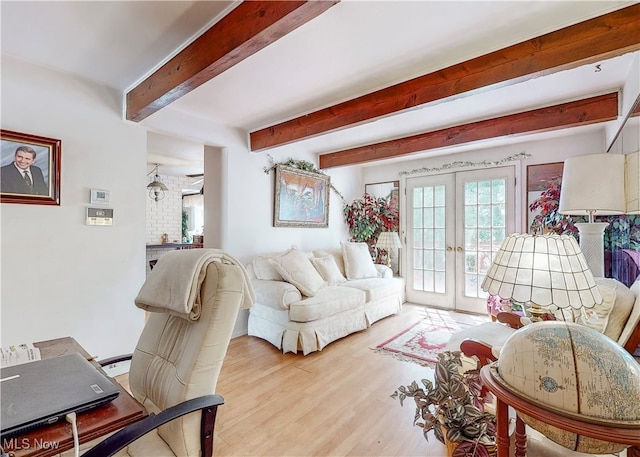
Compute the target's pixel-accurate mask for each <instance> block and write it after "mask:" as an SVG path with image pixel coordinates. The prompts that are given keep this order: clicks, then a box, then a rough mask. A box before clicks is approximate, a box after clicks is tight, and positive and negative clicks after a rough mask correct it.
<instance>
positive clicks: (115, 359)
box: [97, 354, 133, 367]
mask: <svg viewBox="0 0 640 457" xmlns="http://www.w3.org/2000/svg"><path fill="white" fill-rule="evenodd" d="M132 356H133V354H122V355H115V356H113V357H107V358H106V359H102V360H98V361H97V362H98V363H99V364H100V366H101V367H106V366H107V365H113V364H114V363H120V362H126V361H127V360H131V357H132Z"/></svg>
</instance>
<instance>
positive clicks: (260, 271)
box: [253, 249, 291, 281]
mask: <svg viewBox="0 0 640 457" xmlns="http://www.w3.org/2000/svg"><path fill="white" fill-rule="evenodd" d="M290 250H291V249H288V250H287V251H285V252H283V253H277V254H275V253H274V254H267V255H263V256H260V257H256V259H255V260H254V261H253V271H254V272H255V274H256V278H258V279H263V280H265V281H284V278H283V277H282V275H281V274H280V273H278V270H276V269H275V267H274V266H273V264H272V263H271V259H272V258H274V257H277V256H279V255H284V254H286V253H287V252H289V251H290Z"/></svg>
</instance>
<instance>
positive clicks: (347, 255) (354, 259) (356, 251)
mask: <svg viewBox="0 0 640 457" xmlns="http://www.w3.org/2000/svg"><path fill="white" fill-rule="evenodd" d="M340 244H341V246H342V257H343V259H344V270H345V273H346V276H347V279H349V280H351V279H364V278H376V277H377V276H378V270H376V267H375V266H374V264H373V259H372V258H371V254H370V253H369V246H367V243H352V242H348V243H345V242H342V243H340Z"/></svg>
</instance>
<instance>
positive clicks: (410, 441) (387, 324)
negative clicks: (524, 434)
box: [116, 303, 585, 457]
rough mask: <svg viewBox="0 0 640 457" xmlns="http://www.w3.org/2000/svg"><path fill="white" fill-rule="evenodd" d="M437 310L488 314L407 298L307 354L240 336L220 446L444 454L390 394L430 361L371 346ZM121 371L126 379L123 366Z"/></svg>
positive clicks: (322, 456) (323, 456)
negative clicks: (391, 312)
mask: <svg viewBox="0 0 640 457" xmlns="http://www.w3.org/2000/svg"><path fill="white" fill-rule="evenodd" d="M434 314H436V315H439V316H438V317H440V318H442V317H444V318H450V319H453V320H456V321H458V322H466V323H475V324H479V323H481V322H484V321H486V320H488V317H486V316H473V315H468V314H459V313H454V312H448V311H442V310H435V309H433V308H425V307H423V306H417V305H412V304H408V303H405V305H404V308H403V310H402V312H401V313H400V314H398V315H396V316H390V317H388V318H385V319H383V320H381V321H379V322H376V323H375V324H374V325H373V326H372V327H370V328H369V329H367V330H364V331H362V332H358V333H354V334H352V335H349V336H347V337H345V338H343V339H341V340H339V341H336V342H333V343H331V344H329V345H328V346H327V347H326V348H324V349H323V350H322V351H321V352H315V353H312V354H309V355H308V356H303V355H302V354H297V355H294V354H290V353H289V354H282V353H281V352H280V351H279V350H277V349H276V348H275V347H274V346H272V345H271V344H270V343H268V342H266V341H263V340H261V339H259V338H256V337H250V336H246V335H245V336H241V337H238V338H234V339H233V340H231V343H230V345H229V349H228V352H227V357H226V359H225V361H224V364H223V367H222V372H221V374H220V377H219V380H218V385H217V388H216V393H219V394H220V395H222V396H223V397H224V399H225V404H224V405H223V406H221V407H220V408H219V410H218V418H217V420H216V429H215V439H214V455H215V456H216V457H243V456H245V457H249V456H251V457H254V456H255V457H258V456H259V457H272V456H273V457H329V456H331V457H342V456H345V457H346V456H352V457H369V456H395V457H410V456H411V457H412V456H416V457H418V456H419V457H425V456H426V457H444V456H446V449H445V447H444V445H443V444H441V443H440V442H439V441H438V440H437V439H436V438H435V437H434V436H433V434H432V433H430V434H429V441H427V440H425V439H424V436H423V434H422V432H421V430H420V428H418V427H415V426H413V417H414V412H415V406H414V404H413V401H412V400H411V399H408V401H407V402H405V405H404V406H403V407H401V406H400V403H399V402H398V401H397V400H394V399H392V398H390V395H391V394H392V393H393V391H394V390H395V389H396V388H397V387H398V386H400V385H403V384H405V385H406V384H409V383H410V382H411V381H413V380H416V381H418V382H419V381H420V379H422V378H430V379H433V378H432V370H431V369H430V368H425V367H422V366H420V365H417V364H415V363H411V362H406V361H400V360H397V359H395V358H393V357H391V356H388V355H382V354H378V353H375V352H374V351H373V350H371V348H373V347H375V346H377V345H378V344H380V343H382V342H384V341H386V340H388V339H389V338H391V337H393V336H394V335H396V334H398V333H400V332H401V331H403V330H405V329H406V328H407V327H409V326H410V325H412V324H414V323H415V322H417V321H418V320H419V319H421V318H425V317H426V318H429V317H430V316H434ZM116 379H118V381H119V382H121V383H125V384H128V382H127V375H126V374H125V375H122V376H118V377H117V378H116ZM531 438H533V439H532V440H531V441H530V442H529V443H530V445H534V446H532V447H530V448H529V452H528V455H530V456H532V457H536V456H538V457H542V456H544V457H550V456H555V457H561V456H566V455H567V452H566V450H565V449H564V448H560V447H559V446H556V447H557V449H551V448H549V447H548V445H547V444H545V445H544V447H543V448H542V449H536V446H535V445H536V439H535V438H534V437H531ZM538 442H539V441H538ZM544 442H545V443H549V442H548V440H544ZM551 444H552V445H553V443H551ZM538 446H540V445H539V444H538ZM512 448H513V446H512ZM572 455H573V456H576V455H585V454H572Z"/></svg>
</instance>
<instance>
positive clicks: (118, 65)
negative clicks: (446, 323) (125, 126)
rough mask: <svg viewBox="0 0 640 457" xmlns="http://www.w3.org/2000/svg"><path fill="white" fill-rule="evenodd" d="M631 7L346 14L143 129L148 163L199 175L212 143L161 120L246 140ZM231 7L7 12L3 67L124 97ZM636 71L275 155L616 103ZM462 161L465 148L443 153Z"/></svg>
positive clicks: (437, 106) (363, 129) (422, 8)
mask: <svg viewBox="0 0 640 457" xmlns="http://www.w3.org/2000/svg"><path fill="white" fill-rule="evenodd" d="M631 3H635V2H628V1H602V2H597V1H567V2H560V1H528V2H524V1H494V2H481V1H470V2H460V1H444V2H435V1H359V0H351V1H350V0H343V1H342V2H340V3H338V4H337V5H335V6H333V7H331V8H329V10H327V11H326V12H325V13H323V14H321V15H320V16H319V17H317V18H315V19H313V20H312V21H310V22H308V23H307V24H305V25H303V26H301V27H300V28H298V29H296V30H294V31H293V32H291V33H289V34H288V35H286V36H284V37H283V38H281V39H280V40H278V41H276V42H275V43H273V44H271V45H269V46H267V47H266V48H265V49H262V50H261V51H259V52H257V53H256V54H254V55H253V56H251V57H249V58H248V59H246V60H244V61H242V62H240V63H239V64H237V65H235V66H234V67H232V68H230V69H229V70H227V71H225V72H224V73H222V74H221V75H219V76H217V77H216V78H214V79H213V80H211V81H209V82H207V83H205V84H203V85H202V86H200V87H199V88H197V89H196V90H194V91H192V92H191V93H189V94H187V95H185V96H183V97H182V98H181V99H179V100H177V101H175V102H174V103H172V104H171V105H169V106H168V107H166V108H164V109H162V110H160V111H159V112H157V113H155V114H153V115H152V116H150V117H149V118H147V119H145V120H144V121H143V122H142V125H144V126H145V127H147V128H148V129H149V130H150V132H152V133H151V134H150V136H149V151H148V162H149V163H160V164H162V165H161V167H160V172H161V173H162V174H193V173H198V172H201V171H202V151H203V148H202V143H203V142H204V141H210V140H205V139H206V138H208V136H207V135H209V132H208V131H204V130H203V131H202V135H201V136H200V137H197V138H194V137H193V135H190V137H189V138H185V135H184V133H183V132H180V131H171V130H170V129H167V128H166V127H162V128H161V127H159V126H161V125H163V126H164V125H166V122H163V119H164V118H165V117H166V116H169V115H171V116H172V118H175V116H176V115H178V116H186V117H188V118H193V117H195V118H201V119H204V120H206V122H203V124H207V123H213V124H218V125H221V126H227V127H233V128H238V129H241V130H244V131H246V132H249V131H251V130H255V129H257V128H261V127H265V126H267V125H270V124H274V123H277V122H280V121H283V120H286V119H290V118H293V117H297V116H300V115H302V114H304V113H307V112H310V111H314V110H317V109H319V108H323V107H326V106H330V105H333V104H335V103H337V102H340V101H344V100H348V99H351V98H354V97H356V96H359V95H363V94H365V93H368V92H371V91H373V90H376V89H380V88H382V87H386V86H389V85H391V84H394V83H398V82H401V81H404V80H407V79H410V78H412V77H415V76H419V75H422V74H426V73H430V72H433V71H435V70H438V69H441V68H444V67H447V66H449V65H452V64H455V63H459V62H462V61H465V60H468V59H470V58H473V57H476V56H478V55H482V54H486V53H488V52H491V51H494V50H496V49H500V48H504V47H506V46H508V45H511V44H515V43H518V42H521V41H524V40H526V39H528V38H532V37H535V36H539V35H542V34H544V33H547V32H550V31H553V30H557V29H559V28H562V27H565V26H567V25H571V24H574V23H576V22H581V21H584V20H586V19H589V18H592V17H595V16H599V15H602V14H605V13H608V12H611V11H613V10H616V9H619V8H622V7H624V6H628V5H630V4H631ZM236 5H237V2H222V1H200V2H197V1H149V2H142V1H84V2H82V1H74V2H67V1H42V2H33V1H28V2H24V1H17V2H13V1H4V0H3V1H2V2H1V3H0V15H1V28H0V29H1V48H2V53H3V54H8V55H12V56H15V57H18V58H21V59H24V60H27V61H31V62H33V63H36V64H40V65H44V66H47V67H53V68H57V69H60V70H63V71H65V72H69V73H73V74H76V75H80V76H82V77H85V78H88V79H91V80H94V81H96V82H99V83H101V84H105V85H107V86H110V87H112V88H113V89H115V90H117V91H119V92H121V93H125V92H126V91H127V90H128V89H130V88H132V87H134V86H135V85H136V84H137V83H139V82H140V81H141V80H143V79H144V78H145V77H146V76H148V75H149V74H150V73H151V72H152V71H153V70H154V69H156V68H157V67H159V65H160V64H162V63H163V62H165V61H166V60H167V59H168V58H169V57H171V56H172V55H174V54H175V53H176V52H178V51H179V50H180V49H182V48H183V47H184V46H185V45H186V44H188V43H189V42H190V41H191V40H192V39H194V38H195V37H197V36H198V35H199V34H200V33H202V32H203V31H204V30H206V28H208V27H209V26H211V25H212V24H213V23H215V22H216V21H217V20H219V19H220V17H222V16H223V15H224V14H226V13H227V12H228V11H230V10H231V9H232V8H233V7H234V6H236ZM630 65H631V59H630V55H626V56H621V57H618V58H615V59H612V60H610V61H606V62H602V63H600V66H599V67H598V68H596V65H588V66H585V67H581V68H577V69H575V70H570V71H564V72H560V73H556V74H553V75H549V76H544V77H539V78H537V79H533V80H530V81H527V82H523V83H519V84H515V85H511V86H507V87H503V88H492V90H485V91H481V92H479V93H477V94H472V95H469V96H466V97H461V98H457V99H456V100H447V101H444V102H440V103H434V104H431V105H428V106H426V107H424V108H420V109H414V110H412V111H409V112H407V113H403V114H398V115H394V116H390V117H387V118H384V119H379V120H377V121H375V122H372V123H368V124H364V125H360V126H357V127H352V128H349V129H345V130H342V131H339V132H334V133H329V134H325V135H321V136H318V137H315V138H311V139H306V140H303V141H300V142H297V143H295V144H293V145H288V146H282V147H280V148H279V149H280V150H282V151H283V152H289V151H290V152H291V154H290V155H291V156H295V151H296V149H297V150H300V148H303V149H304V150H307V151H313V152H316V153H323V152H330V151H332V150H336V149H345V148H350V147H355V146H360V145H363V144H367V143H371V142H376V141H381V140H387V139H392V138H398V137H401V136H405V135H408V134H414V133H419V132H425V131H430V130H435V129H439V128H443V127H446V126H452V125H458V124H462V123H467V122H470V121H474V120H480V119H483V118H489V117H493V116H498V115H504V114H511V113H515V112H520V111H524V110H529V109H534V108H539V107H542V106H546V105H551V104H556V103H562V102H565V101H571V100H575V99H579V98H584V97H588V96H592V95H599V94H603V93H607V92H611V91H615V90H617V89H619V88H620V87H621V85H622V83H623V81H624V80H625V78H626V76H627V74H628V72H629V69H630ZM584 128H586V127H582V129H584ZM588 128H603V126H602V125H599V126H593V127H588ZM208 130H209V129H208ZM568 133H569V131H564V132H560V133H559V132H555V133H553V134H552V135H556V136H557V135H564V134H568ZM539 135H549V134H539ZM539 135H537V136H539ZM171 137H173V138H171ZM531 137H532V136H531V135H526V136H521V137H515V138H514V137H511V138H506V139H501V140H491V142H492V144H493V143H496V144H497V143H499V142H500V143H504V142H505V141H507V142H514V141H516V142H517V141H523V140H528V139H531ZM184 140H187V141H184ZM209 144H211V143H209ZM469 147H473V146H469V145H467V146H461V147H456V148H449V149H448V150H447V151H445V152H455V151H460V150H465V149H468V148H469ZM442 152H443V151H441V153H442ZM435 153H438V152H435ZM433 154H434V152H433V151H432V152H430V155H433ZM411 158H416V155H413V156H411Z"/></svg>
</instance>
